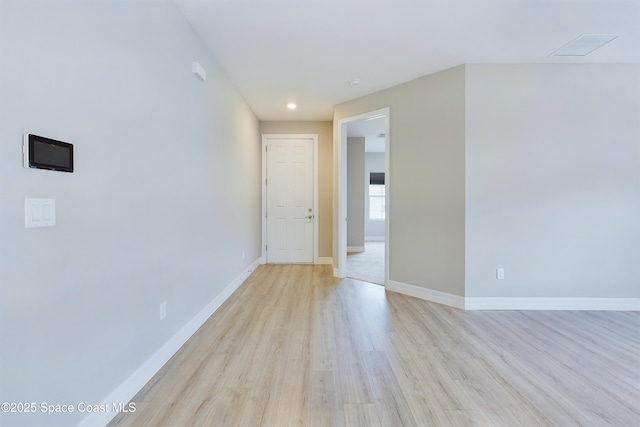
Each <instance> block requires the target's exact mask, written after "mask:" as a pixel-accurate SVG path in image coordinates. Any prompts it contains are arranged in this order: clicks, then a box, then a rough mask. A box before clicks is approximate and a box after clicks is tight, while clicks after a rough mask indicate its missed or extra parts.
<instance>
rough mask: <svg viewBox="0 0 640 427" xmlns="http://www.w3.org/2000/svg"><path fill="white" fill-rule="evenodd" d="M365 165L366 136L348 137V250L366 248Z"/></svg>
mask: <svg viewBox="0 0 640 427" xmlns="http://www.w3.org/2000/svg"><path fill="white" fill-rule="evenodd" d="M364 165H365V153H364V138H361V137H357V138H356V137H353V138H347V250H351V251H356V252H357V251H361V250H364V249H363V248H364V222H365V221H364V215H365V211H364V205H365V185H364V179H363V177H364V169H365V167H364ZM349 248H351V249H349Z"/></svg>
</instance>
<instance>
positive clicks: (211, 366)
mask: <svg viewBox="0 0 640 427" xmlns="http://www.w3.org/2000/svg"><path fill="white" fill-rule="evenodd" d="M639 388H640V315H639V313H629V312H576V311H471V312H465V311H462V310H458V309H454V308H450V307H446V306H443V305H439V304H434V303H429V302H426V301H422V300H419V299H415V298H411V297H407V296H404V295H400V294H396V293H392V292H386V293H385V289H384V288H383V287H381V286H376V285H372V284H369V283H365V282H359V281H355V280H350V279H345V280H337V279H334V278H333V277H332V276H331V269H330V268H329V267H328V266H303V265H268V266H260V267H259V268H258V269H257V270H256V271H255V272H254V273H253V274H252V275H251V277H250V278H249V279H247V281H246V282H245V283H244V284H243V285H242V286H241V287H240V288H239V289H238V290H237V291H236V292H235V293H234V294H233V295H232V296H231V297H230V298H229V300H227V302H225V304H223V306H222V307H220V308H219V309H218V311H216V313H214V315H213V316H212V317H211V318H210V319H209V320H208V321H207V322H206V323H205V324H204V325H203V326H202V327H201V328H200V329H199V330H198V332H197V333H196V334H195V335H194V336H193V337H192V338H191V339H190V340H189V341H188V342H187V343H186V344H185V345H184V347H183V348H182V349H181V350H180V351H179V352H178V353H177V354H176V355H175V356H174V357H173V358H172V359H171V360H170V361H169V362H168V363H167V364H166V365H165V367H164V368H163V369H162V370H161V371H160V372H158V374H157V375H156V376H155V377H154V378H153V379H152V380H151V381H150V382H149V383H148V384H147V385H146V386H145V387H144V388H143V389H142V390H141V391H140V393H138V395H137V396H136V397H135V398H134V399H133V402H135V403H136V405H137V410H136V412H135V413H129V414H120V415H118V416H117V417H116V418H115V419H114V420H113V421H112V423H111V424H110V425H111V426H277V427H283V426H363V427H369V426H382V427H393V426H421V427H422V426H467V425H469V426H476V425H477V426H491V427H496V426H562V427H566V426H638V425H640V391H639Z"/></svg>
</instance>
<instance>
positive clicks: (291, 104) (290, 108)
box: [287, 102, 298, 110]
mask: <svg viewBox="0 0 640 427" xmlns="http://www.w3.org/2000/svg"><path fill="white" fill-rule="evenodd" d="M287 108H288V109H289V110H295V109H296V108H298V106H297V105H296V103H295V102H290V103H288V104H287Z"/></svg>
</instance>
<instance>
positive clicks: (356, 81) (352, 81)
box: [349, 78, 360, 86]
mask: <svg viewBox="0 0 640 427" xmlns="http://www.w3.org/2000/svg"><path fill="white" fill-rule="evenodd" d="M349 84H350V85H351V86H358V85H359V84H360V79H358V78H355V79H351V80H349Z"/></svg>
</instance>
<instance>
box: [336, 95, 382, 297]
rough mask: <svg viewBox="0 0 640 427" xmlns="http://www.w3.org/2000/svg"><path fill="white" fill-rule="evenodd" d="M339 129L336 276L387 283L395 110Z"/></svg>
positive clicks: (351, 119)
mask: <svg viewBox="0 0 640 427" xmlns="http://www.w3.org/2000/svg"><path fill="white" fill-rule="evenodd" d="M337 131H338V135H337V138H336V145H337V146H336V147H335V150H336V151H335V152H336V171H337V174H336V175H337V176H336V182H337V186H336V187H337V209H336V211H337V227H336V229H337V248H336V249H337V253H336V255H337V263H336V268H335V269H334V275H335V276H336V277H340V278H344V277H353V278H356V279H360V280H365V281H368V282H372V283H377V284H380V285H383V286H386V285H387V283H388V282H389V268H388V266H389V247H390V245H389V240H390V239H389V206H390V204H389V200H390V194H389V178H390V177H389V175H390V174H389V169H390V168H389V165H390V144H389V141H390V138H389V108H384V109H381V110H376V111H372V112H369V113H366V114H362V115H358V116H354V117H349V118H346V119H342V120H340V121H339V122H338V126H337ZM350 144H351V145H350ZM350 157H351V160H350V159H349V158H350Z"/></svg>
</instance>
